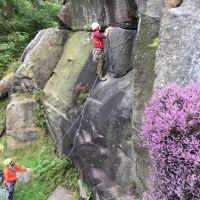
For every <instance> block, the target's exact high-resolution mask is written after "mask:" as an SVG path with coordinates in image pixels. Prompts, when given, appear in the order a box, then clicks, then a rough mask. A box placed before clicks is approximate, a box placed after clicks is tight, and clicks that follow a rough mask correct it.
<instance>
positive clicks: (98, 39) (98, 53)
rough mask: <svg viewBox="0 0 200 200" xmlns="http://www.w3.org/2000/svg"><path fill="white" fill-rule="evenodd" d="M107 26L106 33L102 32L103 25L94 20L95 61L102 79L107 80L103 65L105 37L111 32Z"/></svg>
mask: <svg viewBox="0 0 200 200" xmlns="http://www.w3.org/2000/svg"><path fill="white" fill-rule="evenodd" d="M110 28H111V27H109V28H107V29H106V30H105V32H104V33H101V26H100V24H99V23H97V22H94V23H93V24H92V30H93V34H92V36H93V43H94V49H93V53H92V54H93V61H94V62H95V63H97V75H98V76H99V79H100V80H101V81H105V80H106V78H104V77H103V66H104V42H103V39H106V37H107V36H108V33H109V29H110Z"/></svg>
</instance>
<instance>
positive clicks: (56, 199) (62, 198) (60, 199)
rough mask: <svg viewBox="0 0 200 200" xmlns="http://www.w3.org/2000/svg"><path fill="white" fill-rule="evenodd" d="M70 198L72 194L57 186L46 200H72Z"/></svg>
mask: <svg viewBox="0 0 200 200" xmlns="http://www.w3.org/2000/svg"><path fill="white" fill-rule="evenodd" d="M72 197H73V193H72V192H69V191H68V190H67V189H66V188H64V187H62V186H58V187H57V188H56V190H55V191H54V192H53V194H52V195H51V196H50V197H49V198H48V200H72Z"/></svg>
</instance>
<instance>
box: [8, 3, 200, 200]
mask: <svg viewBox="0 0 200 200" xmlns="http://www.w3.org/2000/svg"><path fill="white" fill-rule="evenodd" d="M166 5H167V6H166ZM177 6H180V7H177ZM171 7H177V8H171ZM171 7H170V6H169V4H166V1H165V0H141V1H139V0H135V1H134V0H126V1H125V0H113V1H110V0H73V1H69V0H68V1H65V5H64V7H63V9H62V10H61V11H60V13H59V20H60V25H61V27H62V29H66V30H61V29H46V30H42V31H40V32H39V33H38V35H37V36H36V38H35V39H34V40H33V41H32V42H31V43H30V44H29V45H28V47H27V48H26V50H25V52H24V53H23V55H22V61H23V63H22V65H21V66H20V68H19V69H18V70H17V71H16V73H15V74H14V78H13V81H12V86H13V91H14V92H15V91H29V90H33V89H38V88H42V89H44V101H43V103H44V110H45V117H46V124H47V130H48V133H49V135H50V136H51V137H52V138H53V139H54V140H55V141H57V143H56V144H57V145H56V147H57V151H58V153H59V155H60V156H61V157H65V158H66V157H69V158H71V159H72V160H73V161H74V163H75V166H76V167H77V169H78V172H79V174H80V177H81V178H82V179H83V181H84V182H85V183H86V184H88V185H89V186H90V187H91V189H92V199H93V200H104V199H105V200H116V199H118V198H120V197H121V196H124V195H126V194H130V195H136V196H138V197H141V196H142V194H143V192H144V191H146V190H148V189H149V188H150V185H151V183H150V178H149V174H150V171H151V170H150V164H149V158H148V153H147V151H146V149H144V148H143V146H142V142H141V141H140V139H139V137H138V130H139V129H140V126H141V116H142V113H143V110H144V105H145V104H146V103H147V102H148V100H149V99H150V97H151V95H152V94H153V92H154V91H156V90H157V89H159V88H162V87H163V86H164V85H166V84H168V83H172V82H178V83H181V84H187V83H188V82H189V81H190V80H199V79H200V78H199V77H200V75H199V74H200V59H199V46H200V44H199V41H200V38H199V37H200V34H199V24H200V22H199V18H198V16H199V13H200V12H199V10H200V8H199V3H198V1H197V0H185V1H183V3H182V4H180V3H178V4H176V5H172V6H171ZM138 19H139V23H138ZM93 21H99V22H100V23H101V24H102V25H103V26H105V27H106V26H113V28H112V29H110V33H109V36H108V38H107V39H106V45H105V52H106V78H107V81H104V82H100V81H99V79H98V77H97V75H96V65H95V63H94V62H93V60H92V53H91V52H92V48H93V44H92V35H91V32H90V31H88V29H90V26H91V23H92V22H93ZM160 24H161V25H160ZM160 26H161V28H160ZM137 27H138V30H136V28H137ZM156 41H159V42H158V44H157V43H156ZM34 102H35V101H34V100H33V102H32V101H31V105H32V104H34ZM21 104H22V103H21V101H17V100H15V101H14V102H13V101H12V102H11V104H10V105H9V106H8V110H7V114H8V117H7V122H6V123H7V133H8V135H9V137H12V138H14V139H13V143H12V144H11V145H10V146H11V148H12V147H13V148H14V147H16V146H17V144H18V143H19V144H21V143H22V142H23V141H24V140H25V139H26V138H27V137H28V136H29V137H31V138H33V139H34V140H36V139H37V137H36V136H37V134H36V133H37V131H35V132H34V134H35V135H34V134H33V133H32V132H30V131H29V129H30V127H31V128H32V127H34V126H32V125H31V126H28V125H27V126H25V125H24V124H22V125H23V126H24V127H27V130H28V131H24V132H21V133H20V135H17V134H18V133H17V130H18V129H19V128H20V129H21V127H18V126H17V124H16V123H11V122H12V120H13V118H11V114H12V112H13V111H16V108H18V107H20V108H21ZM23 104H24V105H23V106H25V107H23V109H21V110H22V111H20V112H21V114H20V113H19V116H18V115H17V114H16V115H15V119H17V118H18V117H20V116H22V117H21V118H23V117H25V116H26V115H25V114H23V113H25V112H24V111H25V110H26V109H27V106H28V105H29V104H28V103H26V101H25V100H24V101H23ZM32 107H33V108H32V111H31V110H30V109H29V110H30V112H31V113H29V112H28V113H27V114H30V116H31V117H32V119H33V118H34V114H33V112H34V106H32ZM9 113H10V114H9ZM9 116H10V118H9ZM24 123H25V122H24ZM27 123H29V122H27ZM11 125H12V127H11ZM34 128H35V127H34ZM30 130H32V129H30Z"/></svg>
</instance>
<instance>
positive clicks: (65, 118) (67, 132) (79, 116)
mask: <svg viewBox="0 0 200 200" xmlns="http://www.w3.org/2000/svg"><path fill="white" fill-rule="evenodd" d="M133 36H134V35H131V36H130V37H128V38H127V40H126V41H125V42H122V43H120V44H118V45H116V46H114V47H110V48H107V49H106V51H108V50H110V49H114V48H117V47H119V46H121V45H123V47H122V48H121V50H120V51H119V53H118V55H117V56H116V58H115V60H114V61H113V63H112V64H111V65H110V67H112V66H113V65H114V64H115V62H116V61H117V59H118V57H119V55H120V54H121V52H122V51H123V49H124V46H125V44H126V43H127V42H128V41H129V40H130V39H131V38H132V37H133ZM97 78H98V76H96V78H95V80H94V82H93V85H92V88H91V95H90V96H88V97H87V99H86V101H85V104H84V106H83V109H82V111H81V113H80V114H79V115H78V117H77V118H76V120H75V121H74V122H73V123H72V125H71V126H70V127H69V129H68V130H67V131H66V132H65V134H64V135H63V137H62V138H61V139H59V138H58V140H59V142H56V143H55V146H54V148H55V147H56V148H57V147H58V145H59V144H60V143H61V142H62V141H63V140H64V139H65V137H66V136H67V135H68V134H70V131H71V129H72V128H73V127H74V126H75V124H76V123H77V122H78V121H79V119H80V123H79V126H78V129H77V131H76V133H75V136H74V140H73V146H72V149H71V151H70V152H69V154H68V155H67V156H65V157H64V158H63V159H66V158H68V157H69V156H70V155H71V153H72V152H73V150H74V146H75V145H74V144H75V140H76V137H77V133H78V132H79V130H80V127H81V125H82V121H83V114H84V111H85V108H86V105H87V103H88V99H89V98H92V97H93V95H94V94H95V91H94V92H93V89H94V87H95V85H96V81H97ZM92 92H93V93H92ZM55 112H57V111H55ZM61 117H62V118H63V119H64V120H66V121H67V117H65V116H62V115H61Z"/></svg>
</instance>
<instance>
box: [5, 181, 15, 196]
mask: <svg viewBox="0 0 200 200" xmlns="http://www.w3.org/2000/svg"><path fill="white" fill-rule="evenodd" d="M15 183H16V181H13V182H9V183H6V188H7V190H8V196H7V198H6V200H13V199H14V191H15Z"/></svg>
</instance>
